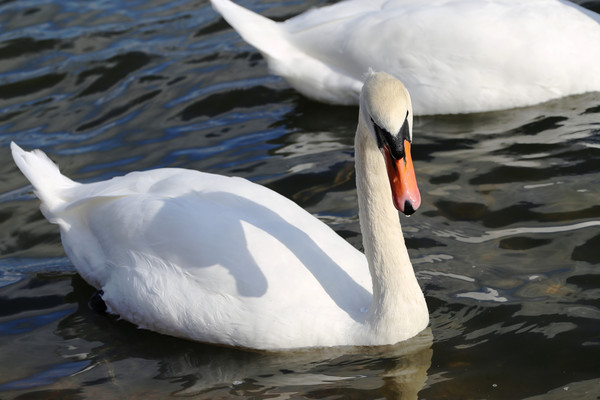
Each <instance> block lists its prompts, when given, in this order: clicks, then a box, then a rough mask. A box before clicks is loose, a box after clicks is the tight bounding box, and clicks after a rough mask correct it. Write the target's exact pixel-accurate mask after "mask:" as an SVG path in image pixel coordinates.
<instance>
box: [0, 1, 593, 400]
mask: <svg viewBox="0 0 600 400" xmlns="http://www.w3.org/2000/svg"><path fill="white" fill-rule="evenodd" d="M324 3H325V2H324V1H310V2H298V1H286V2H273V1H258V0H256V1H246V2H243V4H244V5H246V6H248V7H250V8H252V9H254V10H259V11H261V12H262V13H264V14H266V15H269V16H272V17H275V18H277V19H283V18H286V17H288V16H291V15H295V14H297V13H299V12H301V11H303V10H305V9H307V8H309V7H310V6H316V5H320V4H324ZM584 5H586V6H588V7H591V8H595V9H596V10H597V9H598V8H599V6H600V3H599V2H598V1H594V2H587V3H585V4H584ZM0 26H1V27H2V29H0V160H3V162H1V163H0V173H1V176H2V179H0V360H1V361H2V362H1V363H0V398H2V399H52V398H56V399H81V398H94V399H101V398H106V399H108V398H144V399H152V398H157V399H158V398H160V399H163V398H169V397H183V396H186V397H191V398H199V399H202V398H206V399H209V398H210V399H213V398H236V397H239V398H320V399H321V398H322V399H325V398H327V399H334V398H339V399H347V398H356V399H370V398H373V399H375V398H388V399H398V398H407V399H412V398H417V397H418V398H420V399H597V398H599V397H600V269H599V264H600V250H599V248H600V229H599V227H600V205H599V202H598V199H599V198H600V185H599V183H600V174H599V172H600V136H599V134H600V94H598V93H592V94H587V95H582V96H575V97H569V98H565V99H561V100H557V101H553V102H550V103H546V104H542V105H539V106H535V107H529V108H524V109H517V110H508V111H503V112H496V113H488V114H478V115H467V116H445V117H444V116H439V117H421V118H418V119H416V120H415V129H414V137H415V139H414V145H413V159H414V160H415V168H416V173H417V179H418V181H419V186H420V190H421V194H422V198H423V203H422V206H421V208H420V209H419V210H418V211H417V213H416V214H415V215H414V216H412V217H410V218H404V217H403V219H402V223H403V228H404V231H405V236H406V242H407V245H408V247H409V252H410V254H411V257H412V259H413V264H414V266H415V270H416V272H417V276H418V278H419V281H420V283H421V286H422V288H423V290H424V292H425V294H426V297H427V301H428V305H429V308H430V312H431V328H430V330H429V331H428V332H425V333H424V334H423V335H421V336H420V337H418V338H415V339H414V340H411V341H409V342H407V343H402V344H399V345H396V346H389V347H384V348H377V349H366V348H359V349H333V350H327V351H306V352H301V353H292V354H272V353H255V352H246V351H240V350H235V349H225V348H220V347H216V346H210V345H204V344H198V343H191V342H187V341H183V340H178V339H173V338H170V337H166V336H162V335H158V334H154V333H151V332H148V331H144V330H140V329H137V328H136V327H134V326H133V325H131V324H129V323H127V322H125V321H121V320H118V319H116V318H113V317H106V316H102V315H98V314H95V313H94V312H92V311H91V310H90V309H89V308H88V306H87V301H88V299H89V297H90V295H91V294H92V293H93V289H92V288H91V287H90V286H88V285H87V284H86V283H85V282H84V281H83V280H82V279H81V278H80V277H79V276H78V275H77V274H76V272H75V269H74V268H73V266H72V265H71V263H70V262H69V261H68V260H67V259H66V258H65V257H64V253H63V250H62V247H61V244H60V236H59V233H58V230H57V228H56V226H54V225H51V224H49V223H48V222H47V221H46V220H45V219H44V218H43V216H42V215H41V213H40V212H39V209H38V206H39V203H38V201H37V200H36V199H35V197H34V196H33V194H32V192H31V187H30V186H28V185H27V182H26V181H25V179H24V178H23V176H22V175H21V174H20V173H19V172H18V171H17V169H16V167H15V166H14V165H13V163H12V160H11V159H10V155H9V151H8V145H9V143H10V141H11V140H14V141H17V142H18V143H19V144H20V145H21V146H23V147H24V148H36V147H37V148H41V149H43V150H44V151H46V152H47V153H48V154H49V155H50V156H51V157H52V158H53V159H54V160H55V161H57V162H58V163H59V165H60V166H61V168H62V170H63V171H64V172H65V174H67V175H69V176H71V177H72V178H74V179H77V180H81V181H96V180H101V179H107V178H110V177H112V176H116V175H121V174H124V173H126V172H129V171H134V170H143V169H149V168H156V167H166V166H172V167H185V168H190V169H198V170H204V171H209V172H215V173H222V174H227V175H240V176H244V177H246V178H248V179H251V180H253V181H255V182H258V183H261V184H264V185H267V186H268V187H270V188H272V189H274V190H276V191H278V192H280V193H282V194H284V195H285V196H287V197H290V198H292V199H294V200H295V201H296V202H298V203H299V204H300V205H301V206H303V207H305V208H306V209H308V210H309V211H310V212H311V213H313V214H314V215H316V216H318V217H319V218H321V219H323V220H324V221H325V222H326V223H328V224H329V225H331V226H332V227H333V228H334V229H335V230H336V231H338V232H339V233H340V234H341V235H343V236H344V237H346V238H347V239H348V240H349V241H350V242H351V243H352V244H354V245H355V246H357V247H360V246H361V239H360V231H359V227H358V219H357V210H356V191H355V185H354V170H353V168H354V166H353V149H352V144H353V134H354V129H355V124H356V120H357V116H356V114H357V109H355V108H353V107H332V106H326V105H322V104H319V103H315V102H311V101H308V100H306V99H304V98H303V97H301V96H300V95H298V94H297V93H296V92H295V91H293V90H291V89H290V88H289V87H288V86H287V84H286V83H285V82H284V81H283V80H281V79H280V78H278V77H275V76H272V75H270V74H269V73H268V71H267V68H266V63H265V61H264V60H263V59H262V57H261V56H260V55H259V54H258V53H257V52H256V51H255V50H254V49H252V48H251V47H249V46H248V45H246V44H245V43H244V42H243V41H242V40H241V39H240V38H239V36H238V35H237V34H236V33H235V32H233V31H232V30H231V29H230V28H229V27H228V25H227V24H226V23H225V22H223V20H222V19H220V17H219V16H218V15H217V14H216V13H214V12H213V11H212V9H211V8H210V6H209V5H208V4H207V1H205V0H198V1H189V0H182V1H169V2H166V1H157V0H150V1H145V2H142V1H123V2H116V1H93V2H72V1H56V0H54V1H41V0H33V1H23V2H15V1H13V2H10V1H8V2H3V3H0ZM417 393H418V395H417Z"/></svg>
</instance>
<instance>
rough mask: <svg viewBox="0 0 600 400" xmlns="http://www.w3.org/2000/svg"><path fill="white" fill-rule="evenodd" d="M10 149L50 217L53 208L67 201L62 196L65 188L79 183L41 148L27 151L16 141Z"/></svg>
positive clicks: (44, 210) (45, 213)
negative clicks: (64, 173) (60, 168)
mask: <svg viewBox="0 0 600 400" xmlns="http://www.w3.org/2000/svg"><path fill="white" fill-rule="evenodd" d="M10 149H11V152H12V156H13V159H14V160H15V163H16V164H17V167H19V169H20V170H21V172H22V173H23V175H25V177H26V178H27V179H28V180H29V182H31V184H32V185H33V188H34V191H35V194H36V196H37V197H38V198H39V199H40V200H41V201H42V212H44V215H46V217H49V215H48V212H50V214H52V211H51V210H53V209H55V208H57V207H59V206H61V205H63V204H64V203H65V202H67V200H66V199H65V198H64V197H63V196H62V193H63V192H64V190H65V189H68V188H72V187H74V186H76V185H79V184H78V183H76V182H74V181H72V180H71V179H69V178H67V177H66V176H64V175H63V174H61V173H60V171H59V169H58V166H57V165H56V164H55V163H54V162H52V160H50V159H49V158H48V156H47V155H46V154H44V152H42V151H41V150H33V151H25V150H23V149H22V148H20V147H19V146H18V145H17V144H16V143H14V142H11V144H10Z"/></svg>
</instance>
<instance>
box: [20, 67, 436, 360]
mask: <svg viewBox="0 0 600 400" xmlns="http://www.w3.org/2000/svg"><path fill="white" fill-rule="evenodd" d="M411 127H412V108H411V103H410V98H409V94H408V92H407V91H406V89H405V88H404V86H403V85H402V83H401V82H400V81H398V80H396V79H395V78H393V77H391V76H390V75H387V74H384V73H373V72H372V73H371V75H370V76H369V78H368V80H367V82H366V84H365V86H364V90H363V92H362V96H361V108H360V113H359V120H358V128H357V131H356V149H355V150H356V181H357V187H358V202H359V217H360V225H361V229H362V233H363V244H364V248H365V254H366V257H365V255H363V254H362V253H360V252H359V251H358V250H356V249H355V248H353V247H352V246H351V245H350V244H349V243H348V242H346V241H345V240H343V239H342V238H341V237H340V236H338V235H337V234H336V233H335V232H334V231H333V230H331V229H330V228H329V227H328V226H327V225H325V224H324V223H322V222H321V221H319V220H318V219H316V218H315V217H313V216H311V215H310V214H309V213H307V212H306V211H305V210H303V209H302V208H300V207H299V206H298V205H296V204H295V203H293V202H292V201H290V200H288V199H286V198H284V197H283V196H281V195H279V194H277V193H275V192H273V191H271V190H269V189H267V188H265V187H263V186H260V185H257V184H254V183H251V182H249V181H246V180H244V179H241V178H231V177H224V176H220V175H213V174H207V173H201V172H197V171H191V170H185V169H157V170H153V171H145V172H133V173H130V174H127V175H125V176H122V177H117V178H114V179H111V180H108V181H103V182H97V183H88V184H80V183H76V182H74V181H72V180H70V179H69V178H67V177H65V176H63V175H61V174H60V172H59V170H58V168H57V167H56V165H55V164H53V163H52V162H51V161H50V160H49V159H48V158H47V157H46V156H45V154H44V153H42V152H41V151H39V150H36V151H32V152H25V151H23V150H22V149H21V148H19V147H18V146H17V145H16V144H14V143H12V144H11V148H12V154H13V158H14V160H15V162H16V164H17V166H18V167H19V169H20V170H21V171H22V172H23V174H24V175H25V176H26V177H27V178H28V179H29V181H30V182H31V183H32V185H33V187H34V189H35V191H36V194H37V195H38V197H39V198H40V199H41V201H42V205H41V208H42V211H43V213H44V215H45V216H46V218H47V219H48V220H49V221H50V222H53V223H56V224H58V225H59V226H60V231H61V235H62V241H63V246H64V249H65V252H66V253H67V255H68V257H69V258H70V259H71V261H72V262H73V264H74V265H75V267H76V268H77V270H78V272H79V273H80V274H81V276H82V277H83V278H84V279H85V280H86V281H87V282H89V283H90V284H91V285H93V286H94V287H96V288H97V289H100V290H101V291H102V292H101V293H102V298H103V300H104V302H105V303H106V306H107V307H108V310H109V311H110V312H112V313H115V314H118V315H120V316H121V317H122V318H124V319H126V320H128V321H131V322H133V323H134V324H137V325H138V326H140V327H144V328H147V329H151V330H154V331H157V332H161V333H165V334H169V335H173V336H178V337H183V338H188V339H192V340H198V341H204V342H211V343H219V344H224V345H230V346H240V347H247V348H256V349H288V348H300V347H308V346H340V345H382V344H391V343H396V342H399V341H402V340H404V339H408V338H410V337H412V336H414V335H416V334H417V333H419V332H420V331H421V330H423V329H424V328H425V327H426V326H427V324H428V321H429V317H428V312H427V306H426V304H425V299H424V296H423V293H422V291H421V289H420V287H419V285H418V283H417V280H416V278H415V275H414V271H413V268H412V265H411V263H410V260H409V257H408V253H407V250H406V246H405V244H404V239H403V236H402V230H401V228H400V222H399V218H398V212H397V210H396V208H395V207H394V205H393V204H395V205H396V207H397V208H398V209H399V210H401V211H403V212H404V213H406V214H410V213H412V212H413V211H414V209H416V208H417V207H418V206H419V204H420V194H419V191H418V189H417V186H416V180H415V175H414V169H413V166H412V161H411V156H410V143H411V141H412V131H411ZM384 160H385V161H384ZM386 163H387V164H386ZM371 293H373V294H371Z"/></svg>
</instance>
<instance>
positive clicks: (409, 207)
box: [402, 200, 415, 215]
mask: <svg viewBox="0 0 600 400" xmlns="http://www.w3.org/2000/svg"><path fill="white" fill-rule="evenodd" d="M402 212H403V213H404V215H412V214H414V212H415V209H414V208H413V206H412V204H411V203H410V201H408V200H406V201H405V202H404V209H403V210H402Z"/></svg>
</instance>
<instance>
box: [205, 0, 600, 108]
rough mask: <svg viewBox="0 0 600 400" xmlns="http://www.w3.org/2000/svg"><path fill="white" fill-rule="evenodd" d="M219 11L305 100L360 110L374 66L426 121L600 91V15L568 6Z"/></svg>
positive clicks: (386, 5) (444, 2)
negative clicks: (400, 85)
mask: <svg viewBox="0 0 600 400" xmlns="http://www.w3.org/2000/svg"><path fill="white" fill-rule="evenodd" d="M211 2H212V5H213V7H214V8H215V10H217V11H218V12H219V13H221V14H222V15H223V17H224V18H225V19H226V20H227V22H229V23H230V24H231V25H232V26H233V27H234V28H235V29H236V31H237V32H238V33H239V34H240V35H241V36H242V37H243V38H244V40H246V41H247V42H248V43H250V44H251V45H252V46H254V47H256V48H257V49H258V50H259V51H260V52H261V53H262V54H263V56H264V57H265V58H266V60H267V62H268V64H269V67H270V69H271V70H272V72H273V73H275V74H277V75H280V76H282V77H284V78H285V79H286V80H287V81H288V82H289V83H290V85H292V86H293V87H294V88H295V89H297V90H298V91H299V92H301V93H302V94H304V95H306V96H308V97H310V98H313V99H316V100H320V101H324V102H328V103H334V104H356V103H357V102H358V98H359V93H360V88H361V86H362V82H363V76H364V74H365V72H366V71H367V69H368V68H369V67H373V68H374V69H376V70H383V71H387V72H389V73H391V74H392V75H394V76H396V77H398V78H399V79H401V80H402V81H403V82H404V84H405V85H406V87H407V88H408V90H409V91H410V93H411V96H412V99H413V105H414V108H415V112H416V113H417V114H449V113H470V112H483V111H491V110H499V109H506V108H512V107H521V106H527V105H532V104H536V103H540V102H543V101H546V100H550V99H554V98H559V97H563V96H567V95H572V94H578V93H584V92H591V91H600V74H599V73H598V71H599V69H598V65H600V15H598V14H596V13H594V12H592V11H590V10H587V9H584V8H582V7H580V6H578V5H576V4H573V3H570V2H568V1H565V0H528V1H514V0H429V1H422V0H385V1H384V0H350V1H342V2H339V3H336V4H333V5H331V6H326V7H322V8H318V9H313V10H309V11H307V12H305V13H303V14H301V15H298V16H296V17H294V18H291V19H289V20H287V21H285V22H283V23H276V22H273V21H271V20H269V19H267V18H264V17H262V16H260V15H258V14H255V13H253V12H251V11H249V10H246V9H244V8H242V7H240V6H238V5H236V4H234V3H232V2H231V1H230V0H211Z"/></svg>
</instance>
